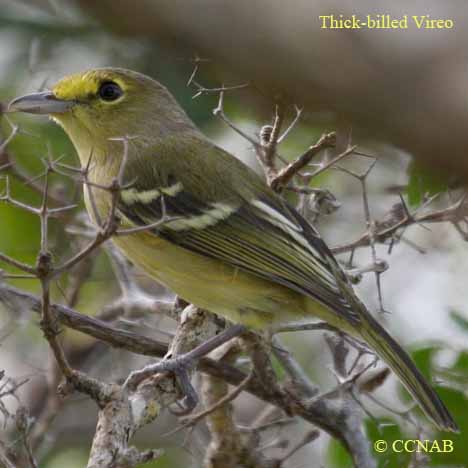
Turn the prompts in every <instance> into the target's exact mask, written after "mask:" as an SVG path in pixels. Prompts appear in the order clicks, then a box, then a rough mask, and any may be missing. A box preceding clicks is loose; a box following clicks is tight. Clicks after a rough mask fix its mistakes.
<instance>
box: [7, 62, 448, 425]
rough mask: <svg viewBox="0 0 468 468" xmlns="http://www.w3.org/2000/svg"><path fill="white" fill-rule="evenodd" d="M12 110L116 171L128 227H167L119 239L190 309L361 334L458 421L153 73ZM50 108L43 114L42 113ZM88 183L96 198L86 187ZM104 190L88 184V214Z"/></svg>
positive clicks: (120, 73)
mask: <svg viewBox="0 0 468 468" xmlns="http://www.w3.org/2000/svg"><path fill="white" fill-rule="evenodd" d="M11 107H12V109H13V110H18V111H24V112H35V113H50V114H51V115H52V117H53V118H54V120H56V121H57V122H58V123H59V124H60V125H62V126H63V128H64V129H65V131H66V132H67V134H68V135H69V136H70V138H71V139H72V141H73V143H74V145H75V147H76V149H77V151H78V155H79V157H80V160H81V164H82V165H83V166H86V165H87V164H88V162H89V158H90V156H91V155H92V164H91V165H90V167H91V171H90V180H91V181H92V182H95V183H96V184H100V185H106V184H108V183H109V182H110V181H111V180H112V179H113V178H115V177H116V175H117V174H118V172H119V169H120V167H121V164H122V157H123V154H124V152H123V144H122V141H116V140H115V138H117V137H125V136H126V137H128V139H129V140H128V159H127V161H126V164H125V174H124V178H125V183H126V184H127V185H126V187H125V189H124V190H122V192H121V193H120V197H119V201H118V205H117V216H118V217H119V218H120V220H121V222H122V224H123V225H124V226H127V227H136V226H146V225H149V224H153V223H155V222H156V221H157V220H158V219H160V218H161V216H162V214H163V212H166V214H167V215H168V216H169V221H168V222H166V223H165V224H164V225H162V226H160V227H158V228H155V229H153V230H150V231H145V232H139V233H137V234H133V235H130V236H125V237H118V238H116V239H115V243H116V244H117V245H118V246H119V247H120V248H121V249H122V251H123V252H124V254H125V255H126V256H127V257H128V258H129V259H130V260H131V261H133V262H134V263H135V264H137V265H139V266H140V267H142V268H143V269H144V270H145V271H146V272H147V273H148V274H149V275H150V276H152V277H153V278H155V279H157V280H158V281H161V282H162V283H164V284H166V285H167V286H168V287H169V288H170V289H172V290H173V291H174V292H176V293H177V294H179V295H180V296H181V297H183V298H184V299H186V300H187V301H190V302H192V303H194V304H195V305H197V306H200V307H203V308H207V309H209V310H211V311H213V312H215V313H218V314H221V315H224V316H225V317H227V318H228V319H230V320H232V321H234V322H241V323H244V324H247V325H249V326H252V327H257V328H259V327H265V326H268V325H269V324H272V323H275V322H287V321H290V320H297V319H300V318H307V317H314V316H315V317H318V318H320V319H323V320H325V321H327V322H329V323H331V324H332V325H334V326H336V327H338V328H340V329H342V330H344V331H346V332H347V333H349V334H351V335H353V336H355V337H357V338H359V339H362V340H364V341H365V342H366V343H368V345H369V346H370V347H371V348H372V349H373V350H375V352H376V353H377V354H378V355H379V356H380V357H381V358H382V359H383V360H384V361H385V362H386V363H387V364H388V365H389V366H390V367H391V368H392V369H393V371H394V372H395V373H396V374H397V375H398V376H399V377H400V379H401V381H402V382H403V384H404V385H405V386H406V388H407V389H408V390H409V391H410V392H411V394H412V395H413V396H414V397H415V399H416V400H417V401H418V403H419V404H420V405H421V407H422V408H423V410H424V411H425V412H426V414H427V415H428V416H429V417H430V418H431V419H432V420H433V421H434V422H435V423H436V424H437V426H439V427H440V428H442V429H446V430H452V431H456V430H457V426H456V424H455V422H454V421H453V419H452V417H451V416H450V414H449V413H448V411H447V409H446V408H445V406H444V404H443V403H442V401H441V400H440V399H439V397H438V396H437V394H436V393H435V391H434V390H433V389H432V388H431V387H430V385H429V384H428V383H427V382H426V380H425V379H424V377H423V376H422V375H421V373H420V372H419V371H418V369H417V368H416V367H415V365H414V364H413V362H412V361H411V359H410V357H409V356H408V355H407V354H406V352H405V351H404V350H403V349H402V348H401V347H400V346H399V345H398V344H397V343H396V342H395V341H394V340H393V339H392V338H391V337H390V336H389V335H388V333H387V332H386V331H385V330H384V329H383V328H382V327H381V326H380V325H379V324H378V322H377V321H376V320H375V319H374V318H373V317H372V316H371V315H370V313H369V312H368V311H367V309H366V307H365V306H364V304H362V302H361V301H360V300H359V299H358V298H357V297H356V295H355V294H354V292H353V290H352V287H351V285H350V284H349V282H348V280H347V278H346V275H345V274H344V273H343V272H342V270H341V268H340V267H339V265H338V263H337V262H336V260H335V259H334V257H333V255H332V254H331V252H330V251H329V249H328V248H327V246H326V245H325V243H324V242H323V240H322V239H321V238H320V236H319V234H318V233H317V232H316V230H315V229H314V228H313V227H312V226H311V225H310V224H309V223H308V222H307V221H306V220H304V219H303V218H302V217H301V216H300V215H299V214H298V213H297V212H296V211H295V210H294V209H293V208H292V207H290V206H288V205H287V204H286V203H285V202H284V201H283V200H282V199H281V198H280V197H279V196H278V195H277V194H275V193H274V192H273V191H272V190H271V189H270V188H269V187H268V186H267V185H266V184H265V183H264V181H263V180H262V179H261V178H260V177H259V176H257V175H256V174H255V173H254V172H253V171H251V170H250V169H249V168H247V167H246V166H244V165H243V164H242V163H241V162H239V161H238V160H237V159H236V158H234V157H233V156H232V155H230V154H228V153H226V152H225V151H223V150H222V149H220V148H218V147H216V146H215V145H214V144H213V143H212V142H210V141H209V140H208V139H206V138H205V137H204V136H203V135H202V134H201V133H200V132H199V131H198V130H197V129H196V127H195V126H194V124H193V123H192V122H191V121H190V119H189V118H188V117H187V116H186V114H185V112H184V111H183V110H182V109H181V108H180V107H179V105H178V104H177V103H176V101H175V100H174V98H173V97H172V96H171V94H170V93H169V92H168V91H167V90H166V89H165V88H164V87H163V86H162V85H160V84H159V83H157V82H156V81H154V80H152V79H151V78H149V77H146V76H143V75H141V74H138V73H135V72H131V71H128V70H122V69H114V68H106V69H98V70H91V71H89V72H85V73H80V74H76V75H72V76H70V77H66V78H64V79H63V80H62V81H60V82H59V83H58V84H57V85H56V86H55V87H54V88H53V90H52V92H51V93H49V94H46V95H30V96H25V97H23V98H19V99H17V100H15V101H13V103H12V104H11ZM47 109H49V110H47ZM90 191H92V194H90ZM92 200H95V204H96V208H97V212H98V216H100V217H101V218H104V217H105V216H106V214H107V213H108V210H109V207H110V194H109V193H108V192H106V191H104V190H101V189H99V188H97V187H91V186H86V187H85V201H86V205H87V208H88V211H89V213H90V215H91V216H92V217H94V218H95V217H96V213H95V212H94V211H95V210H94V208H93V206H92V205H93V204H92V203H91V201H92Z"/></svg>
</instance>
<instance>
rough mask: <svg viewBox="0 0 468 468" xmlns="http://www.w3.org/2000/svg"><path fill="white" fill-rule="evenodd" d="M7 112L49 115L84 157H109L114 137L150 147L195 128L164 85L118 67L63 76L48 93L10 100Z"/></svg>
mask: <svg viewBox="0 0 468 468" xmlns="http://www.w3.org/2000/svg"><path fill="white" fill-rule="evenodd" d="M9 111H10V112H26V113H32V114H48V115H50V116H51V117H52V119H53V120H55V121H56V122H58V123H59V124H60V125H61V126H62V127H63V128H64V129H65V131H66V132H67V134H68V135H69V136H70V138H71V139H72V141H73V143H74V145H75V147H76V148H77V150H78V153H83V156H84V155H85V153H89V152H90V151H98V152H99V151H100V152H108V147H109V141H111V140H112V139H116V138H119V137H120V138H121V137H131V138H133V139H134V140H135V141H140V142H141V144H152V143H154V142H155V141H157V139H160V138H164V137H165V136H167V135H170V134H172V133H174V132H177V133H181V132H182V131H184V130H189V131H192V130H193V129H194V127H193V124H192V122H191V121H190V119H189V118H188V117H187V115H186V114H185V112H184V111H183V110H182V109H181V108H180V106H179V105H178V104H177V102H176V101H175V99H174V98H173V96H172V95H171V94H170V93H169V91H167V89H166V88H165V87H164V86H162V85H161V84H160V83H158V82H157V81H155V80H153V79H152V78H150V77H148V76H145V75H142V74H140V73H137V72H133V71H130V70H124V69H120V68H100V69H95V70H89V71H86V72H82V73H76V74H74V75H70V76H67V77H65V78H63V79H62V80H60V81H59V82H58V83H56V84H55V85H54V86H53V87H52V89H51V90H50V91H45V92H41V93H34V94H29V95H26V96H22V97H19V98H16V99H14V100H13V101H12V102H11V103H10V105H9ZM81 156H82V155H81V154H80V157H81Z"/></svg>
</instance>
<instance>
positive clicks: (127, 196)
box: [118, 177, 360, 323]
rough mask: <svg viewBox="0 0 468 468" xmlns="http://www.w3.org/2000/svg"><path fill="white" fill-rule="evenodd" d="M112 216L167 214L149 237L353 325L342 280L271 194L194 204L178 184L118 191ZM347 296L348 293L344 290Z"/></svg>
mask: <svg viewBox="0 0 468 468" xmlns="http://www.w3.org/2000/svg"><path fill="white" fill-rule="evenodd" d="M118 212H119V213H120V216H122V217H123V218H125V219H126V220H127V222H128V221H130V222H131V223H132V224H134V225H135V226H145V225H150V224H154V223H155V222H156V221H157V220H158V219H160V218H161V217H162V216H163V213H166V215H167V216H168V217H174V219H173V220H169V221H168V222H166V223H164V224H163V225H162V226H158V227H157V228H155V229H154V230H153V232H154V234H156V235H158V236H162V237H164V238H165V239H167V240H169V241H171V242H173V243H175V244H177V245H179V246H181V247H183V248H185V249H188V250H191V251H194V252H197V253H199V254H201V255H204V256H208V257H212V258H215V259H218V260H221V261H223V262H226V263H228V264H230V265H232V266H233V267H236V268H239V269H241V270H244V271H247V272H249V273H251V274H254V275H257V276H260V277H262V278H265V279H267V280H270V281H274V282H276V283H279V284H282V285H285V286H287V287H289V288H292V289H294V290H296V291H299V292H301V293H303V294H306V295H308V296H311V297H313V298H314V299H316V300H318V301H320V302H321V303H323V304H325V305H327V306H328V307H329V308H330V309H332V310H333V311H335V312H336V313H337V314H339V315H340V316H341V317H342V318H345V319H346V320H348V321H350V322H352V323H356V322H359V320H360V319H359V315H358V313H356V312H355V311H354V310H353V307H352V305H351V303H352V301H350V300H349V299H350V297H349V295H348V294H347V293H346V292H347V291H348V292H350V291H351V290H350V288H349V287H348V286H347V285H348V282H347V279H346V277H345V275H344V273H343V272H342V270H341V269H340V267H339V266H338V264H337V262H336V260H335V258H334V257H333V255H332V253H331V252H330V250H329V249H328V247H327V246H326V244H325V243H324V242H323V240H322V239H321V238H320V237H319V235H318V233H317V232H316V231H315V229H314V228H313V227H312V226H311V225H310V224H309V223H308V222H307V221H305V220H304V219H303V218H302V217H301V216H300V215H299V213H297V212H296V211H295V210H294V209H292V208H291V207H289V206H288V205H287V204H286V203H285V202H283V200H282V199H281V198H279V197H277V196H276V195H275V194H273V193H272V192H271V193H269V192H268V191H267V192H263V193H261V194H259V197H254V198H252V199H248V200H247V199H244V198H242V197H234V198H231V199H226V200H224V201H217V202H212V203H211V202H206V201H202V200H201V199H200V197H198V196H197V195H196V194H194V193H191V192H190V191H189V190H187V188H186V187H185V186H184V183H183V182H182V181H181V180H177V179H175V178H174V177H172V178H171V180H170V184H168V185H166V186H159V187H157V188H148V186H146V188H144V187H141V186H138V183H136V184H135V185H134V186H133V187H131V188H128V189H126V190H124V191H122V193H121V195H120V200H119V203H118ZM351 294H352V293H351Z"/></svg>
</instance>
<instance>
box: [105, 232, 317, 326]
mask: <svg viewBox="0 0 468 468" xmlns="http://www.w3.org/2000/svg"><path fill="white" fill-rule="evenodd" d="M114 242H115V244H116V245H117V246H118V247H119V248H120V249H122V251H123V253H124V254H125V255H126V256H127V257H128V258H129V259H130V260H131V261H132V262H133V263H135V264H136V265H138V266H139V267H141V268H142V269H143V270H144V271H145V272H146V273H148V275H150V276H151V277H153V278H154V279H156V280H157V281H159V282H161V283H163V284H164V285H166V286H167V287H168V288H169V289H170V290H172V291H173V292H175V293H176V294H178V295H179V296H181V297H182V298H183V299H185V300H186V301H188V302H191V303H192V304H195V305H196V306H198V307H202V308H205V309H208V310H210V311H212V312H215V313H217V314H219V315H223V316H225V317H226V318H228V319H229V320H231V321H233V322H238V323H244V324H245V325H248V326H251V327H262V326H265V325H268V324H272V323H274V322H287V321H291V320H297V319H298V318H300V317H304V316H305V315H307V313H306V305H307V304H306V303H307V302H308V300H307V298H306V297H305V296H303V295H302V294H299V293H297V292H295V291H293V290H291V289H289V288H286V287H284V286H281V285H278V284H276V283H273V282H270V281H266V280H263V279H261V278H258V277H256V276H254V275H251V274H249V273H245V272H243V271H240V270H239V269H237V268H234V267H231V266H230V265H228V264H225V263H223V262H220V261H218V260H214V259H211V258H208V257H204V256H202V255H199V254H197V253H193V252H190V251H188V250H186V249H183V248H181V247H178V246H176V245H174V244H172V243H170V242H168V241H166V240H164V239H161V238H158V237H156V236H154V235H152V234H148V233H138V234H133V235H131V236H124V237H118V238H116V239H114Z"/></svg>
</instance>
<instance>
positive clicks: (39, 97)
mask: <svg viewBox="0 0 468 468" xmlns="http://www.w3.org/2000/svg"><path fill="white" fill-rule="evenodd" d="M74 104H75V101H63V100H60V99H57V98H56V97H55V96H54V95H53V93H52V92H51V91H44V92H42V93H33V94H27V95H26V96H21V97H18V98H16V99H13V101H11V102H10V104H9V105H8V112H27V113H29V114H63V113H64V112H67V111H68V110H70V109H71V108H72V107H73V106H74Z"/></svg>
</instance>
